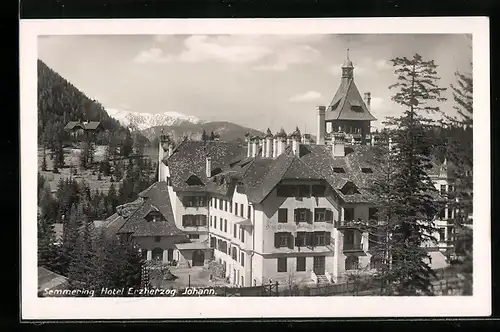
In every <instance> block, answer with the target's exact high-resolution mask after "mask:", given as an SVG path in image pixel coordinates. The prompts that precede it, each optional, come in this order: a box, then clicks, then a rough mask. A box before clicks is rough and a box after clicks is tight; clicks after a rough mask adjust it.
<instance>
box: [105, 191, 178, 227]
mask: <svg viewBox="0 0 500 332" xmlns="http://www.w3.org/2000/svg"><path fill="white" fill-rule="evenodd" d="M151 211H158V212H160V213H161V214H162V215H163V217H164V219H165V220H162V221H147V220H146V219H145V217H146V216H147V215H148V214H149V213H150V212H151ZM103 227H106V228H107V229H108V230H110V231H114V230H116V231H115V232H116V233H118V234H123V233H131V234H132V235H133V236H172V235H182V234H184V232H182V231H181V230H180V229H178V228H177V226H176V225H175V221H174V214H173V212H172V206H171V204H170V198H169V195H168V186H167V184H166V183H165V182H156V183H155V184H153V185H151V186H150V187H149V188H147V189H146V190H144V191H143V192H141V194H140V197H139V198H138V199H136V200H135V201H134V202H132V203H129V204H127V206H122V207H121V208H120V209H118V208H117V213H115V214H114V215H112V216H111V217H109V218H108V219H107V220H106V222H105V223H104V225H103Z"/></svg>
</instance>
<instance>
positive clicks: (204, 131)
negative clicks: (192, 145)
mask: <svg viewBox="0 0 500 332" xmlns="http://www.w3.org/2000/svg"><path fill="white" fill-rule="evenodd" d="M201 140H202V141H203V142H206V141H208V134H207V132H206V130H205V129H203V132H202V133H201Z"/></svg>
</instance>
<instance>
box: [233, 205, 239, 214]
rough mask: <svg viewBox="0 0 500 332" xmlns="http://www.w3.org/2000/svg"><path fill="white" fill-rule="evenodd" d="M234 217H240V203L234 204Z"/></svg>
mask: <svg viewBox="0 0 500 332" xmlns="http://www.w3.org/2000/svg"><path fill="white" fill-rule="evenodd" d="M234 215H235V216H237V215H238V203H234Z"/></svg>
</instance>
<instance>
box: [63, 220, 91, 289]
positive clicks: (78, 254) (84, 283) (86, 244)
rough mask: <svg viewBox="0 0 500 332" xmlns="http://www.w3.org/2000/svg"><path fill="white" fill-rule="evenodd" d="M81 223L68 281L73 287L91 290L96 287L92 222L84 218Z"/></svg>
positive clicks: (69, 268)
mask: <svg viewBox="0 0 500 332" xmlns="http://www.w3.org/2000/svg"><path fill="white" fill-rule="evenodd" d="M81 223H82V225H81V226H80V227H78V229H77V232H76V233H77V238H76V241H75V246H74V249H73V251H72V255H71V257H72V259H71V261H70V263H69V267H68V281H69V284H70V287H72V288H75V289H82V288H83V289H89V290H90V289H95V278H94V275H93V272H94V271H95V269H94V267H93V265H92V263H93V259H92V257H93V255H94V251H93V248H92V247H93V246H92V237H91V222H88V221H87V220H85V218H84V220H82V222H81Z"/></svg>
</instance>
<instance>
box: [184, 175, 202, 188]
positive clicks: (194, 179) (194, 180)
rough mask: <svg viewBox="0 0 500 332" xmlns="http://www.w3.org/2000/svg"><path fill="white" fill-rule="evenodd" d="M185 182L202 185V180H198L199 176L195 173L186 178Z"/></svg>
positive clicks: (190, 184)
mask: <svg viewBox="0 0 500 332" xmlns="http://www.w3.org/2000/svg"><path fill="white" fill-rule="evenodd" d="M186 183H187V184H188V185H189V186H203V182H202V181H201V180H200V178H199V177H197V176H196V175H191V176H190V177H189V178H188V179H187V180H186Z"/></svg>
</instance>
